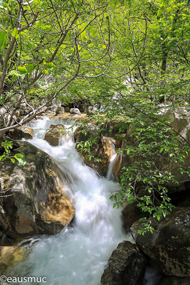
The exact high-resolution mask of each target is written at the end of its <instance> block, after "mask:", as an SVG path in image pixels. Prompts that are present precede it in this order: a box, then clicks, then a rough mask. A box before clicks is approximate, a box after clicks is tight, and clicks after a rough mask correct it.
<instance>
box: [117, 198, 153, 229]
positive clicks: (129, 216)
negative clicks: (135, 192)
mask: <svg viewBox="0 0 190 285" xmlns="http://www.w3.org/2000/svg"><path fill="white" fill-rule="evenodd" d="M145 216H147V217H148V214H147V213H145V212H143V211H142V210H141V209H140V208H139V207H137V202H133V203H132V204H126V205H125V206H124V207H123V209H122V219H123V227H124V229H125V231H126V232H128V231H129V230H130V227H131V226H132V224H133V223H134V222H136V221H138V220H139V219H140V218H143V217H145Z"/></svg>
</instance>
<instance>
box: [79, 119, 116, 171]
mask: <svg viewBox="0 0 190 285" xmlns="http://www.w3.org/2000/svg"><path fill="white" fill-rule="evenodd" d="M74 138H75V141H76V147H77V150H78V151H79V153H80V154H81V155H82V156H83V158H84V163H85V164H86V165H88V166H90V167H92V168H93V169H94V170H95V171H97V172H98V173H99V174H100V175H103V176H106V174H107V170H108V167H109V164H110V160H111V158H112V156H113V154H114V152H115V150H114V139H113V138H108V137H104V136H103V135H100V132H99V127H98V126H97V125H95V124H92V123H87V124H86V125H85V127H82V126H81V127H79V128H77V129H76V131H75V133H74ZM87 140H89V150H90V152H86V151H85V148H80V147H79V145H80V144H79V143H81V142H82V143H84V145H85V142H86V141H87Z"/></svg>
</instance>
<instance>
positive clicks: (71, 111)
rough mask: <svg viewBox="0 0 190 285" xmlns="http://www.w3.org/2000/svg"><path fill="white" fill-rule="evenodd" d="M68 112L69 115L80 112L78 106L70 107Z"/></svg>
mask: <svg viewBox="0 0 190 285" xmlns="http://www.w3.org/2000/svg"><path fill="white" fill-rule="evenodd" d="M70 114H71V115H81V112H80V110H79V109H78V108H71V109H70Z"/></svg>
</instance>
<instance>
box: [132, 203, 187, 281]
mask: <svg viewBox="0 0 190 285" xmlns="http://www.w3.org/2000/svg"><path fill="white" fill-rule="evenodd" d="M151 220H152V223H153V226H154V228H155V231H154V232H153V234H151V233H150V232H147V233H146V234H145V235H139V234H137V231H138V229H139V228H140V227H141V226H140V224H139V222H135V223H134V224H133V225H132V228H131V230H132V235H133V236H134V238H135V241H136V243H137V246H138V247H139V248H140V249H141V250H142V251H143V252H144V253H145V254H146V255H147V256H148V257H149V261H150V263H151V264H152V266H154V267H155V268H157V269H158V270H159V271H160V272H161V273H162V274H164V275H167V276H177V277H188V276H190V266H189V260H190V239H189V236H190V208H189V207H187V208H176V209H174V210H173V212H172V213H171V214H170V215H168V216H167V217H166V218H165V219H163V220H162V221H161V222H158V221H157V222H156V221H154V220H153V219H151Z"/></svg>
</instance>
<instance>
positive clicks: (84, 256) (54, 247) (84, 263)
mask: <svg viewBox="0 0 190 285" xmlns="http://www.w3.org/2000/svg"><path fill="white" fill-rule="evenodd" d="M52 123H53V124H55V123H60V121H55V120H50V119H49V118H44V119H43V120H37V121H36V123H35V124H33V125H32V127H33V129H34V139H32V140H29V142H30V143H32V144H34V145H35V146H36V147H38V148H40V149H42V150H43V151H45V152H47V153H48V154H49V155H50V156H51V157H52V159H53V160H54V161H55V162H56V163H57V165H58V166H59V168H60V169H61V171H62V172H63V173H66V174H67V176H69V182H68V181H64V183H69V187H70V189H72V193H70V195H72V198H73V199H74V201H75V209H76V213H75V219H74V222H73V223H72V225H71V226H68V227H67V228H65V229H64V230H62V231H61V232H60V233H59V234H57V235H55V236H50V237H49V236H42V237H41V238H39V239H37V240H36V242H35V240H33V239H32V240H31V243H32V244H33V245H32V246H31V248H30V251H31V253H30V255H29V257H28V258H27V260H25V261H24V262H23V263H22V262H21V263H18V264H17V265H15V266H14V268H11V276H13V275H14V276H36V277H40V276H45V277H46V280H47V282H46V284H48V285H99V284H100V279H101V275H102V273H103V271H104V268H105V266H106V264H107V261H108V258H109V256H110V255H111V253H112V251H113V250H114V249H115V248H116V247H117V245H118V243H119V242H121V241H123V240H124V239H125V240H126V239H127V238H128V239H129V237H126V234H124V232H123V231H122V223H121V217H120V214H121V210H120V209H115V208H113V205H112V202H111V201H110V199H109V197H110V195H111V194H112V193H114V192H115V191H117V190H118V185H117V184H116V183H114V182H113V181H108V180H107V179H106V178H100V177H99V176H98V175H97V174H96V173H95V172H94V171H93V170H92V169H91V168H89V167H87V166H86V165H84V163H83V162H82V159H81V157H80V156H79V154H78V153H77V151H76V150H75V144H74V142H73V140H72V132H71V131H69V132H70V138H69V135H68V136H67V137H64V138H62V140H61V142H60V145H59V146H57V147H52V146H50V145H49V144H48V143H47V142H46V141H45V140H44V139H43V138H44V135H45V132H46V131H47V130H48V128H49V127H50V125H51V124H52ZM62 123H63V121H62ZM72 125H73V122H69V121H65V122H64V126H65V127H66V128H67V129H68V130H70V127H71V126H72ZM26 246H28V245H26ZM19 284H24V283H19ZM32 284H34V283H32ZM36 284H37V283H36Z"/></svg>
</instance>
